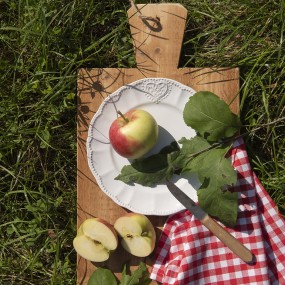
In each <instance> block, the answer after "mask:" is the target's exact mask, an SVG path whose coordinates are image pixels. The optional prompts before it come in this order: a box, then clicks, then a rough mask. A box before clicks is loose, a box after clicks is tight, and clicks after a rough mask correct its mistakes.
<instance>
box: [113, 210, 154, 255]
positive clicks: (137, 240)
mask: <svg viewBox="0 0 285 285" xmlns="http://www.w3.org/2000/svg"><path fill="white" fill-rule="evenodd" d="M114 228H115V229H116V231H117V232H118V234H119V236H120V237H121V238H122V239H121V244H122V246H123V248H124V249H125V250H126V251H128V252H129V253H131V254H132V255H135V256H138V257H145V256H148V255H150V254H151V253H152V252H153V250H154V247H155V241H156V233H155V230H154V227H153V225H152V223H151V221H150V220H149V219H148V218H147V217H146V216H144V215H142V214H137V213H127V214H125V215H124V216H122V217H120V218H118V219H117V220H116V222H115V224H114Z"/></svg>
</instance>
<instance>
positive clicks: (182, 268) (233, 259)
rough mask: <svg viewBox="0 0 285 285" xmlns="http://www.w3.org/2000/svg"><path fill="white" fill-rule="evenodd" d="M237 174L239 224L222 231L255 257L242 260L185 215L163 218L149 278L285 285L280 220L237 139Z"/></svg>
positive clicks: (234, 154) (234, 151)
mask: <svg viewBox="0 0 285 285" xmlns="http://www.w3.org/2000/svg"><path fill="white" fill-rule="evenodd" d="M230 156H231V158H232V164H233V166H234V167H235V169H236V170H237V173H238V182H237V184H236V186H235V187H234V191H238V192H239V193H240V196H239V212H238V221H237V225H236V226H235V228H234V229H230V228H227V230H228V231H229V232H230V233H231V234H232V235H233V236H235V237H236V238H237V239H238V240H240V241H241V242H242V243H243V244H244V245H245V246H246V247H247V248H249V249H250V250H251V251H252V252H253V254H254V255H255V261H254V262H253V263H251V264H247V263H245V262H243V261H242V260H241V259H240V258H239V257H237V256H236V255H235V254H234V253H232V252H231V251H230V250H229V249H228V248H227V247H226V246H224V245H223V243H222V242H220V241H219V240H218V239H217V238H216V237H215V236H214V235H213V234H211V233H210V232H209V231H208V230H207V228H206V227H204V226H203V225H202V224H201V223H200V221H198V220H197V219H196V218H195V217H194V216H193V215H192V214H191V213H190V212H189V211H187V210H184V211H181V212H179V213H176V214H173V215H171V216H169V217H168V219H167V221H166V223H165V225H164V227H163V230H162V234H161V236H160V238H159V241H158V246H157V250H156V258H155V262H154V264H153V266H152V268H151V275H150V277H151V279H154V280H156V281H158V282H161V283H162V284H164V285H168V284H169V285H170V284H173V285H174V284H175V285H178V284H179V285H182V284H183V285H190V284H193V285H198V284H201V285H205V284H211V285H212V284H219V285H224V284H231V285H234V284H239V285H240V284H251V285H253V284H256V285H269V284H270V285H271V284H274V285H275V284H276V285H277V284H278V285H285V221H284V219H283V218H282V217H281V215H279V214H278V211H277V210H276V205H275V204H274V202H273V201H272V199H271V198H270V197H269V195H268V194H267V192H266V191H265V189H264V188H263V187H262V185H261V183H260V181H259V180H258V178H257V177H256V175H255V173H254V172H253V171H252V169H251V167H250V164H249V160H248V156H247V152H246V149H245V145H244V142H243V140H242V139H239V140H237V141H236V142H235V143H234V146H233V148H232V149H231V151H230Z"/></svg>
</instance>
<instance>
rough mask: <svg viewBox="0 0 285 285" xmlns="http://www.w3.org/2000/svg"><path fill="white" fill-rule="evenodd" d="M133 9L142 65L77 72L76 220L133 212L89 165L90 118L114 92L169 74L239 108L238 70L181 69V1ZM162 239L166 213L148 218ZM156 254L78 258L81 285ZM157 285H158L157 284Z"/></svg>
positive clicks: (122, 253)
mask: <svg viewBox="0 0 285 285" xmlns="http://www.w3.org/2000/svg"><path fill="white" fill-rule="evenodd" d="M138 9H139V11H138V10H136V9H135V7H132V8H131V9H130V10H129V11H128V15H129V22H130V29H131V33H132V36H133V39H134V49H135V54H136V61H137V68H122V69H118V68H92V69H80V70H79V72H78V92H77V99H78V105H77V107H78V108H77V109H78V112H77V118H78V126H77V133H78V136H77V145H78V152H77V203H78V209H77V224H78V227H79V226H80V224H81V223H82V222H83V221H84V220H85V219H87V218H90V217H101V218H103V219H105V220H107V221H108V222H110V223H111V224H113V223H114V221H115V220H116V219H117V218H118V217H119V216H121V215H122V214H124V213H125V212H128V210H127V209H124V208H122V207H120V206H118V205H117V204H115V203H114V202H113V201H112V200H111V199H110V198H109V197H107V196H106V195H105V194H104V193H103V192H102V191H101V190H100V188H99V186H98V185H97V182H96V180H95V178H94V177H93V175H92V173H91V171H90V169H89V167H88V163H87V158H86V146H85V143H86V138H87V132H88V127H89V123H90V120H91V119H92V117H93V116H94V114H95V113H96V111H97V109H98V108H99V106H100V104H101V103H102V101H103V100H104V98H106V97H107V96H108V95H109V94H111V93H112V92H114V91H116V90H117V89H118V88H120V87H121V86H123V85H126V84H128V83H131V82H133V81H136V80H139V79H143V78H147V77H156V78H158V77H164V78H169V79H173V80H176V81H179V82H180V83H182V84H185V85H187V86H190V87H192V88H193V89H194V90H196V91H203V90H207V91H212V92H214V93H216V94H217V95H218V96H220V97H221V98H222V99H223V100H225V101H226V102H227V103H228V104H230V106H231V109H232V111H233V112H235V113H238V110H239V97H238V93H239V70H238V68H210V67H207V68H180V69H179V68H177V66H178V62H179V56H180V50H181V44H182V41H183V34H184V29H185V23H186V16H187V10H186V9H185V8H184V7H183V6H181V5H180V4H147V5H138ZM149 218H150V219H151V221H152V222H153V224H154V226H155V227H156V230H157V235H158V237H159V234H160V230H161V228H162V227H163V224H164V222H165V219H166V218H167V217H165V216H163V217H158V216H149ZM153 258H154V255H153V254H152V255H151V256H150V257H148V258H146V259H140V258H136V257H133V256H131V255H130V254H128V253H127V252H126V251H124V250H123V249H122V248H121V247H119V248H118V250H117V251H116V252H115V253H114V254H113V255H112V256H111V258H110V259H109V260H108V261H106V262H105V263H103V264H102V263H100V264H93V263H91V262H89V261H86V260H84V259H83V258H81V257H80V256H78V266H77V267H78V269H77V277H78V284H87V281H88V279H89V277H90V275H91V273H92V272H93V270H94V269H95V268H96V267H98V266H107V267H108V268H110V269H111V270H112V271H113V272H115V273H116V275H117V276H118V277H120V274H119V272H121V270H122V265H123V264H124V263H128V264H130V265H131V266H132V267H135V266H137V265H138V263H139V262H140V261H141V260H143V261H145V262H146V263H147V264H148V266H151V265H152V262H153ZM152 284H156V282H153V283H152Z"/></svg>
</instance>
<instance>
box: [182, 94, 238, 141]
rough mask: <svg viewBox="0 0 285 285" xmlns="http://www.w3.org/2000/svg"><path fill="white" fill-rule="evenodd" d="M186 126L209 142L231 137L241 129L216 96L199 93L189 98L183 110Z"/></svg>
mask: <svg viewBox="0 0 285 285" xmlns="http://www.w3.org/2000/svg"><path fill="white" fill-rule="evenodd" d="M183 118H184V121H185V123H186V125H188V126H190V127H192V128H193V129H195V130H196V131H197V132H198V133H199V134H200V135H201V136H202V137H204V138H205V139H207V140H208V141H209V142H214V141H216V142H217V141H219V140H221V139H224V138H229V137H232V136H233V135H234V134H236V133H237V131H238V130H239V128H240V127H241V122H240V119H239V117H238V116H237V115H235V114H234V113H232V112H231V110H230V108H229V106H228V105H227V104H226V103H225V102H224V101H223V100H221V99H220V98H219V97H218V96H217V95H215V94H214V93H211V92H207V91H200V92H197V93H195V94H194V95H193V96H191V97H190V98H189V101H188V102H187V103H186V105H185V107H184V110H183Z"/></svg>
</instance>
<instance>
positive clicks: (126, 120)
mask: <svg viewBox="0 0 285 285" xmlns="http://www.w3.org/2000/svg"><path fill="white" fill-rule="evenodd" d="M117 113H118V114H119V115H120V116H121V117H122V118H123V119H124V121H125V122H126V123H128V122H129V120H128V119H127V118H126V117H125V116H124V115H123V113H122V112H121V111H117Z"/></svg>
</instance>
